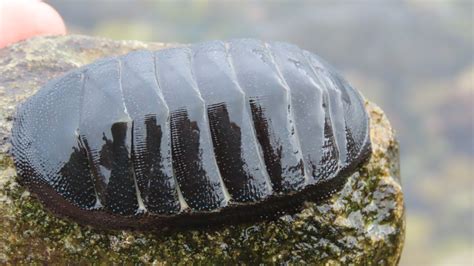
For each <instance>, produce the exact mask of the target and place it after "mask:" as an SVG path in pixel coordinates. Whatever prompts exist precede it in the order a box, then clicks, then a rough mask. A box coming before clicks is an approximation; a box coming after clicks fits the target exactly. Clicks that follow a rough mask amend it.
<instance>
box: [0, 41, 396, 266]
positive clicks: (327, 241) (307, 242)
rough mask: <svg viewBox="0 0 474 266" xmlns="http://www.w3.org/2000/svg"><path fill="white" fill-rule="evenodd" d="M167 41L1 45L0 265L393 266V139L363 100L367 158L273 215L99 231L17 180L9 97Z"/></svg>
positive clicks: (380, 114) (382, 117) (375, 109)
mask: <svg viewBox="0 0 474 266" xmlns="http://www.w3.org/2000/svg"><path fill="white" fill-rule="evenodd" d="M174 46H178V44H162V43H143V42H138V41H113V40H107V39H101V38H93V37H87V36H78V35H69V36H60V37H37V38H33V39H30V40H28V41H25V42H21V43H18V44H15V45H12V46H9V47H7V48H4V49H1V50H0V263H1V264H4V263H7V264H18V263H19V264H26V263H32V262H34V263H45V262H48V263H61V264H62V263H65V262H74V263H83V264H89V263H97V262H101V263H146V264H149V263H153V264H176V263H178V264H188V263H213V264H221V263H233V262H234V263H235V262H243V263H246V264H255V263H269V264H274V263H285V262H289V263H298V264H299V263H317V264H329V265H333V264H335V265H338V264H349V263H354V264H384V265H394V264H397V262H398V261H399V259H400V255H401V251H402V247H403V241H404V234H405V219H404V204H403V194H402V189H401V184H400V170H399V150H398V142H397V140H396V138H395V135H394V132H393V130H392V128H391V126H390V123H389V122H388V120H387V117H386V116H385V114H384V113H383V111H382V110H381V109H380V108H379V107H377V106H376V105H375V104H373V103H370V102H367V105H366V106H367V110H368V112H369V114H370V118H371V129H370V134H371V139H372V149H373V151H372V153H373V154H372V157H371V159H370V161H369V163H368V164H367V165H366V166H364V167H362V168H361V169H360V170H359V171H358V172H356V173H355V174H354V175H352V176H351V177H350V178H349V179H348V182H347V183H346V185H345V186H344V188H343V189H342V190H341V191H340V192H338V193H336V194H334V195H333V196H332V197H331V198H329V199H328V200H325V201H324V202H322V203H319V204H315V203H311V202H307V203H305V207H304V210H303V211H301V212H299V213H297V214H294V215H285V216H282V217H281V218H280V219H277V220H275V221H268V222H259V223H255V224H253V225H235V226H224V227H223V228H219V229H213V230H184V231H179V232H175V233H171V234H166V235H160V234H154V233H140V232H126V231H112V232H108V231H99V230H95V229H92V228H89V227H84V226H80V225H78V224H76V223H74V222H71V221H68V220H62V219H58V218H56V217H55V216H54V215H52V214H50V213H49V212H48V211H46V210H45V209H43V207H42V205H41V204H40V203H39V202H38V201H37V200H36V199H35V198H33V197H31V196H30V194H29V192H28V191H26V190H25V189H24V188H23V187H21V186H19V185H18V184H17V182H16V172H15V168H14V166H13V162H12V158H11V157H10V156H9V155H8V154H7V151H8V149H9V148H10V144H9V140H8V138H9V134H10V133H9V132H10V130H11V124H12V116H13V113H14V109H15V106H16V105H17V104H18V103H20V102H22V101H24V100H25V99H26V98H28V97H29V96H31V95H32V94H34V93H35V92H36V90H37V89H38V88H40V87H41V85H43V84H44V83H45V82H46V81H48V80H49V79H51V78H53V77H56V76H59V75H61V74H63V73H64V72H66V71H68V70H70V69H72V68H76V67H79V66H82V65H84V64H87V63H90V62H92V61H94V60H95V59H97V58H100V57H104V56H111V55H120V54H124V53H126V52H129V51H132V50H137V49H153V50H156V49H162V48H165V47H174Z"/></svg>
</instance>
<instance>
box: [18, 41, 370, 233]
mask: <svg viewBox="0 0 474 266" xmlns="http://www.w3.org/2000/svg"><path fill="white" fill-rule="evenodd" d="M12 145H13V148H12V153H13V157H14V161H15V165H16V167H17V171H18V174H19V176H20V181H21V182H22V183H23V184H25V185H26V186H27V187H28V188H29V190H30V191H31V192H33V194H35V195H37V197H38V198H39V199H40V200H41V201H42V202H43V203H44V204H45V205H46V206H47V207H48V208H49V209H50V210H52V211H53V212H55V213H56V214H58V215H60V216H65V217H69V218H72V219H73V220H75V221H77V222H79V223H82V224H87V225H92V226H96V227H100V228H108V229H139V230H157V229H162V228H174V227H179V226H187V225H207V224H209V225H210V224H222V223H227V222H229V223H230V222H233V221H248V220H252V219H253V218H255V217H271V216H272V215H273V214H278V213H282V212H283V211H285V210H289V209H295V208H296V207H297V206H300V205H301V203H302V202H303V201H304V200H318V199H321V198H324V197H327V196H328V195H330V194H331V193H333V192H334V191H337V190H338V189H340V188H341V187H342V185H343V184H344V183H345V181H346V180H347V177H348V176H350V175H351V174H352V173H353V172H354V171H356V169H357V167H359V166H360V165H361V164H362V163H364V162H365V161H366V160H367V159H368V157H369V156H370V151H371V148H370V139H369V119H368V115H367V113H366V111H365V108H364V100H363V98H362V97H361V95H360V93H359V92H358V91H357V90H355V89H354V88H352V87H351V86H350V85H349V84H348V83H347V82H346V81H345V80H344V79H343V78H342V77H341V76H340V75H339V74H338V73H337V72H336V71H335V70H334V69H333V68H331V67H330V66H329V65H328V64H327V63H325V62H324V61H322V60H321V59H320V58H319V57H317V56H316V55H314V54H312V53H310V52H307V51H305V50H302V49H300V48H298V47H296V46H294V45H291V44H286V43H279V42H271V43H265V42H262V41H258V40H252V39H242V40H232V41H226V42H223V41H211V42H205V43H199V44H194V45H188V46H183V47H179V48H171V49H164V50H159V51H135V52H131V53H129V54H126V55H123V56H119V57H111V58H104V59H100V60H98V61H96V62H94V63H92V64H89V65H86V66H84V67H81V68H78V69H75V70H72V71H70V72H68V73H66V74H64V75H63V76H62V77H59V78H57V79H54V80H52V81H50V82H48V83H47V84H46V85H45V86H44V87H43V88H41V89H40V90H39V91H38V92H37V93H36V94H35V95H33V96H32V97H31V98H29V99H28V100H27V101H26V102H25V103H23V104H21V105H20V106H19V107H18V109H17V114H16V116H15V120H14V125H13V129H12Z"/></svg>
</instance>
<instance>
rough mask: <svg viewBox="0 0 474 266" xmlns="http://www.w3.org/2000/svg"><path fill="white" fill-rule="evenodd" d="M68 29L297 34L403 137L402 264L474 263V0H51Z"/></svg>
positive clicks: (200, 35) (292, 37)
mask: <svg viewBox="0 0 474 266" xmlns="http://www.w3.org/2000/svg"><path fill="white" fill-rule="evenodd" d="M47 2H48V3H50V4H51V5H52V6H53V7H55V8H56V9H57V10H58V11H59V13H60V14H61V15H62V16H63V17H64V19H65V22H66V25H67V27H68V31H69V32H70V33H82V34H88V35H97V36H103V37H109V38H114V39H137V40H143V41H157V42H181V43H189V42H197V41H204V40H212V39H230V38H239V37H253V38H260V39H264V40H279V41H286V42H291V43H294V44H297V45H299V46H300V47H302V48H305V49H307V50H309V51H312V52H315V53H317V54H319V55H320V56H322V57H323V58H325V59H326V60H327V61H329V62H331V63H332V64H333V65H335V66H336V67H337V68H338V69H339V70H340V71H341V72H342V73H343V74H344V76H345V77H346V78H347V79H348V80H349V82H350V83H352V84H353V85H354V86H355V87H357V88H359V89H360V90H361V91H362V92H363V93H364V94H365V95H366V97H367V98H369V99H370V100H372V101H374V102H376V103H377V104H378V105H380V106H381V107H382V108H383V109H384V110H385V111H386V113H387V114H388V116H389V118H390V120H391V122H392V124H393V126H394V127H395V129H396V131H397V135H398V137H399V140H400V143H401V165H402V178H403V187H404V192H405V199H406V207H407V222H408V224H407V238H406V244H405V250H404V253H403V256H402V260H401V264H402V265H420V264H443V265H451V264H455V263H461V264H468V265H473V264H474V243H473V238H474V229H473V227H474V225H473V224H474V223H473V220H474V213H473V206H474V203H473V193H474V171H473V163H474V160H473V159H474V144H473V139H474V134H473V123H474V105H473V103H474V93H473V80H474V63H473V44H474V39H473V38H474V35H473V12H474V11H473V3H472V1H434V0H433V1H430V0H410V1H348V0H346V1H296V2H295V1H291V2H290V1H288V2H285V1H265V2H257V1H248V2H237V1H225V2H224V1H220V2H217V1H179V2H171V1H143V0H141V1H140V0H136V1H125V0H122V1H105V0H102V1H97V0H96V1H92V0H83V1H79V0H69V1H67V0H50V1H47Z"/></svg>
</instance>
